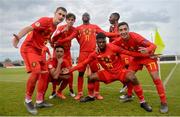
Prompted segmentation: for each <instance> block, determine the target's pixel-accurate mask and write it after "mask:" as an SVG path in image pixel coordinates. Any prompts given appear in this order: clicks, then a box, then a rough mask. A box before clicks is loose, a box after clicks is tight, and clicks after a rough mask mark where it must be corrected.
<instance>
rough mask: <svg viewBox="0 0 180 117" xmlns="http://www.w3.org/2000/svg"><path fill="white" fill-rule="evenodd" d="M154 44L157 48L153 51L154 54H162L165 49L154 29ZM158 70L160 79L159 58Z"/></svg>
mask: <svg viewBox="0 0 180 117" xmlns="http://www.w3.org/2000/svg"><path fill="white" fill-rule="evenodd" d="M154 44H156V46H157V48H156V50H155V54H162V52H163V50H164V48H165V44H164V42H163V40H162V38H161V36H160V34H159V32H158V29H156V32H155V38H154ZM158 69H159V77H160V79H161V67H160V58H158Z"/></svg>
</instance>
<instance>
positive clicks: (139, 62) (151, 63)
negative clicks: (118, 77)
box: [129, 58, 158, 72]
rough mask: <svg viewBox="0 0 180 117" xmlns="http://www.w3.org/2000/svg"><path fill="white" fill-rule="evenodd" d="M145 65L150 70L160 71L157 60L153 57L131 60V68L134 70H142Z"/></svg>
mask: <svg viewBox="0 0 180 117" xmlns="http://www.w3.org/2000/svg"><path fill="white" fill-rule="evenodd" d="M143 65H145V66H146V68H147V69H148V71H149V72H154V71H158V64H157V60H156V59H151V58H135V59H134V60H133V61H132V62H131V64H130V66H129V69H130V70H133V71H137V70H142V68H143Z"/></svg>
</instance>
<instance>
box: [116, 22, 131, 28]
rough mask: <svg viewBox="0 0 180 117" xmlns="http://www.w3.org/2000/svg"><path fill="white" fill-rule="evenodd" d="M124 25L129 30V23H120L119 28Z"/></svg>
mask: <svg viewBox="0 0 180 117" xmlns="http://www.w3.org/2000/svg"><path fill="white" fill-rule="evenodd" d="M122 25H126V26H127V27H128V28H129V25H128V23H127V22H120V23H119V24H118V27H120V26H122Z"/></svg>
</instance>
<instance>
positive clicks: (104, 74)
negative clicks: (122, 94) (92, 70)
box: [97, 69, 129, 84]
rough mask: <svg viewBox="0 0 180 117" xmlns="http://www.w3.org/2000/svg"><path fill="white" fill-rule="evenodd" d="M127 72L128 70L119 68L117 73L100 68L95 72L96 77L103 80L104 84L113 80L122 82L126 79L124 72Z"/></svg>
mask: <svg viewBox="0 0 180 117" xmlns="http://www.w3.org/2000/svg"><path fill="white" fill-rule="evenodd" d="M128 72H129V70H124V69H123V70H120V71H119V72H117V73H114V74H113V73H110V72H108V71H107V70H101V71H98V72H97V75H98V78H99V80H100V81H101V82H104V83H106V84H109V83H111V82H113V81H117V80H119V81H121V82H122V83H123V82H124V81H125V79H126V77H125V76H126V74H127V73H128Z"/></svg>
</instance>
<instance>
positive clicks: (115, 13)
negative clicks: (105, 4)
mask: <svg viewBox="0 0 180 117" xmlns="http://www.w3.org/2000/svg"><path fill="white" fill-rule="evenodd" d="M112 15H114V16H115V17H116V20H119V18H120V14H119V13H117V12H114V13H112Z"/></svg>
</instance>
